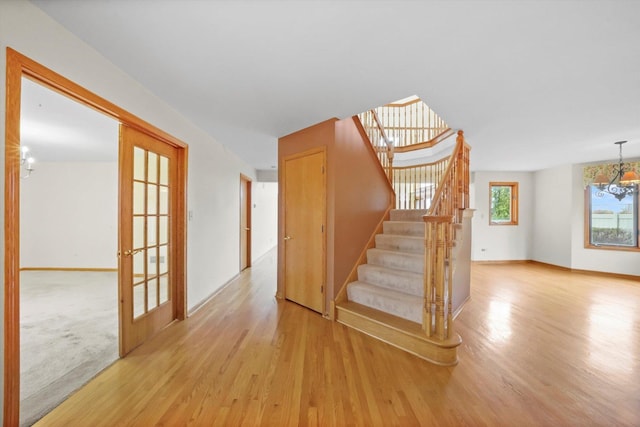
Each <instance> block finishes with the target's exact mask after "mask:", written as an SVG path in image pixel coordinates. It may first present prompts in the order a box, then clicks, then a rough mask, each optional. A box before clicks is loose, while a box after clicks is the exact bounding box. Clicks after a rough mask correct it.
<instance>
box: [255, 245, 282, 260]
mask: <svg viewBox="0 0 640 427" xmlns="http://www.w3.org/2000/svg"><path fill="white" fill-rule="evenodd" d="M277 248H278V244H277V243H276V244H275V245H274V246H272V247H270V248H269V249H267V251H266V252H265V253H263V254H262V255H260V256H259V257H258V258H256V259H253V260H251V266H253V265H255V264H257V263H259V262H260V261H262V260H263V259H264V258H266V257H267V256H269V255H271V251H273V250H274V249H277Z"/></svg>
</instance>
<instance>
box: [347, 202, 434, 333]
mask: <svg viewBox="0 0 640 427" xmlns="http://www.w3.org/2000/svg"><path fill="white" fill-rule="evenodd" d="M426 213H427V211H426V210H416V209H411V210H393V211H391V220H390V221H385V222H384V224H383V233H382V234H378V235H377V236H376V239H375V242H376V246H375V248H372V249H369V250H368V251H367V264H363V265H360V266H359V267H358V281H356V282H352V283H350V284H348V285H347V296H348V299H349V301H352V302H355V303H358V304H362V305H365V306H367V307H370V308H374V309H377V310H380V311H384V312H386V313H389V314H392V315H394V316H398V317H401V318H403V319H406V320H410V321H412V322H415V323H417V324H419V325H422V307H423V302H424V276H423V275H424V251H425V245H424V233H425V225H424V221H423V220H422V217H423V215H425V214H426Z"/></svg>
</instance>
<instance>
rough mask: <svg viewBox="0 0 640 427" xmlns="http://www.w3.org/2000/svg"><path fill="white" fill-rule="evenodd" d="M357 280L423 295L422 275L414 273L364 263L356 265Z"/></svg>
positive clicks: (419, 295)
mask: <svg viewBox="0 0 640 427" xmlns="http://www.w3.org/2000/svg"><path fill="white" fill-rule="evenodd" d="M358 280H359V281H361V282H367V283H371V284H372V285H376V286H380V287H383V288H387V289H393V290H396V291H400V292H405V293H407V294H411V295H415V296H418V297H422V296H423V295H424V283H423V278H422V275H420V274H416V273H408V272H403V271H399V270H392V269H389V268H384V267H380V266H375V265H367V264H364V265H361V266H359V267H358Z"/></svg>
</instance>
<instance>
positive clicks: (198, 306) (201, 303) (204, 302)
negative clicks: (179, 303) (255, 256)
mask: <svg viewBox="0 0 640 427" xmlns="http://www.w3.org/2000/svg"><path fill="white" fill-rule="evenodd" d="M249 268H250V267H249ZM243 271H244V270H243ZM240 274H241V273H238V274H236V275H235V276H233V277H232V278H231V279H229V280H227V281H226V282H225V283H224V284H223V285H222V286H220V287H219V288H218V289H216V290H215V291H213V292H212V293H211V294H210V295H209V296H208V297H205V298H204V299H203V300H202V301H200V302H199V303H198V304H196V305H194V306H193V308H191V309H190V310H188V311H187V317H191V316H193V315H194V314H195V313H196V311H198V310H200V309H201V308H202V307H204V306H205V305H206V304H207V303H208V302H209V301H211V300H212V299H214V298H215V297H216V295H218V294H219V293H220V292H222V291H224V290H225V288H226V287H227V286H229V285H230V284H232V283H233V282H234V281H235V280H236V279H237V278H238V277H240Z"/></svg>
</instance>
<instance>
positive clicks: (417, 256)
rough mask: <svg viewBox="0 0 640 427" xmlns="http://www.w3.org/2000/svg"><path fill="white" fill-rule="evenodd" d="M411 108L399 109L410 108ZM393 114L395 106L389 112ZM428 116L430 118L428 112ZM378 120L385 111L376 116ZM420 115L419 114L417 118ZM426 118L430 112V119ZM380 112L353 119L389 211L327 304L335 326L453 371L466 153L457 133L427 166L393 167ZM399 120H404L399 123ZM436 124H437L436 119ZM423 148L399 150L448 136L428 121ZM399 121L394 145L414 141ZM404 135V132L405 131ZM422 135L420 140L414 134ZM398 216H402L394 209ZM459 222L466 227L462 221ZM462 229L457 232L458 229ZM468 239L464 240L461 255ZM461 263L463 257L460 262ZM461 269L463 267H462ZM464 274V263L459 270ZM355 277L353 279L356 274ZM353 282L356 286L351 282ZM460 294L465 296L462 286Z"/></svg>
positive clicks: (391, 144)
mask: <svg viewBox="0 0 640 427" xmlns="http://www.w3.org/2000/svg"><path fill="white" fill-rule="evenodd" d="M414 104H415V103H414V102H413V101H412V102H410V103H408V104H402V105H400V106H399V107H400V108H405V107H406V106H407V105H414ZM392 107H394V108H396V107H397V106H392ZM429 111H431V110H429ZM381 113H382V114H384V111H381ZM421 114H422V113H421ZM429 115H431V112H429ZM396 116H398V115H395V114H390V115H389V114H387V119H385V118H384V117H383V119H382V120H381V119H380V117H379V111H376V110H371V111H370V112H368V113H363V114H362V115H360V119H361V121H362V123H363V125H364V128H365V129H366V131H367V135H368V138H369V141H370V143H371V145H372V146H373V148H374V150H375V152H376V153H377V155H378V158H379V160H380V164H381V166H382V169H383V170H384V172H385V173H386V175H387V178H388V180H389V183H390V184H391V186H392V188H393V190H394V193H395V196H396V202H395V206H396V208H397V209H395V210H391V211H390V213H389V214H388V215H389V216H388V217H387V218H386V219H387V221H384V222H381V226H379V227H378V230H377V231H376V233H377V234H375V233H374V234H375V236H372V237H371V239H370V241H369V243H368V245H367V249H366V260H365V256H364V254H365V252H363V255H362V256H361V257H360V260H359V262H358V263H359V264H360V265H358V266H357V270H356V269H355V267H354V270H353V272H352V273H351V275H350V276H349V277H350V278H349V279H348V280H347V282H349V281H350V282H349V283H345V284H344V286H343V287H342V288H341V290H340V292H339V293H338V294H337V297H336V299H335V300H334V307H335V310H334V311H333V316H334V318H335V320H336V321H338V322H340V323H343V324H345V325H347V326H350V327H352V328H354V329H357V330H359V331H361V332H364V333H366V334H368V335H371V336H373V337H375V338H377V339H380V340H382V341H384V342H386V343H388V344H391V345H394V346H396V347H398V348H401V349H403V350H405V351H407V352H409V353H412V354H414V355H416V356H418V357H421V358H423V359H425V360H428V361H429V362H432V363H435V364H438V365H445V366H450V365H455V364H456V363H457V362H458V357H457V347H458V346H459V345H460V344H461V343H462V340H461V338H460V336H459V335H458V334H457V333H456V332H455V330H454V325H453V303H452V299H453V296H454V295H456V297H457V299H458V301H456V310H459V308H460V307H461V303H459V300H460V299H461V298H460V296H461V295H462V297H463V298H464V297H465V296H466V297H468V293H467V294H466V295H465V294H464V293H463V292H454V291H458V290H462V289H463V288H457V287H456V288H454V281H455V283H460V282H461V281H464V280H465V278H464V276H465V275H466V273H465V271H467V273H468V268H463V269H462V270H461V274H458V275H457V276H456V277H455V278H454V270H455V265H456V257H457V256H458V253H459V251H456V250H455V249H454V246H455V244H456V239H462V236H463V235H466V236H469V230H466V231H465V228H466V227H470V221H469V220H468V218H470V217H469V216H467V214H466V213H465V211H467V208H468V207H469V150H470V148H469V146H468V145H467V144H466V142H465V139H464V133H463V132H462V131H458V132H457V135H458V136H457V138H456V144H455V147H454V148H453V151H452V152H451V154H450V155H447V156H446V157H444V158H441V159H439V160H436V161H434V162H431V163H424V164H420V165H413V166H403V167H396V166H394V165H393V158H394V152H395V151H396V147H395V145H396V142H397V141H396V140H397V138H389V136H388V133H387V129H385V123H386V124H387V125H389V123H388V122H389V120H388V117H396ZM400 116H402V117H406V115H404V114H402V115H400ZM438 120H440V119H438ZM427 122H428V123H429V126H428V127H427V128H426V131H427V134H428V135H429V138H431V139H430V140H429V141H428V142H425V143H419V144H410V145H404V146H403V147H402V150H403V151H409V150H411V149H413V148H417V147H421V148H423V147H425V146H429V147H431V146H434V145H436V144H438V143H439V142H441V141H443V139H445V138H446V137H448V136H449V135H451V130H450V129H449V128H448V127H447V126H446V125H445V124H444V122H443V121H437V122H436V125H435V126H434V125H433V123H434V122H433V120H431V119H429V120H428V121H427ZM407 123H408V121H407V120H406V119H405V118H403V119H402V120H400V122H398V123H395V124H392V125H391V126H390V129H394V130H395V131H396V132H398V131H400V130H402V132H403V133H402V135H401V136H402V138H400V140H414V139H415V138H413V136H412V132H414V131H415V129H414V128H412V127H408V128H403V127H406V126H407ZM403 129H406V132H405V130H403ZM420 135H423V134H420ZM400 208H403V209H400ZM463 217H465V218H467V220H465V221H463ZM463 223H464V224H467V225H465V226H464V227H465V228H463V225H462V224H463ZM467 239H469V237H466V238H465V239H464V245H460V247H463V246H464V247H465V248H468V247H470V246H469V241H468V240H467ZM465 256H466V257H467V258H468V254H466V253H465V254H464V255H463V257H462V258H460V259H463V258H464V257H465ZM465 261H468V260H465ZM465 265H466V266H468V262H467V263H466V264H465ZM356 271H357V274H356ZM354 279H356V280H354ZM466 280H467V289H468V278H467V279H466Z"/></svg>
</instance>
